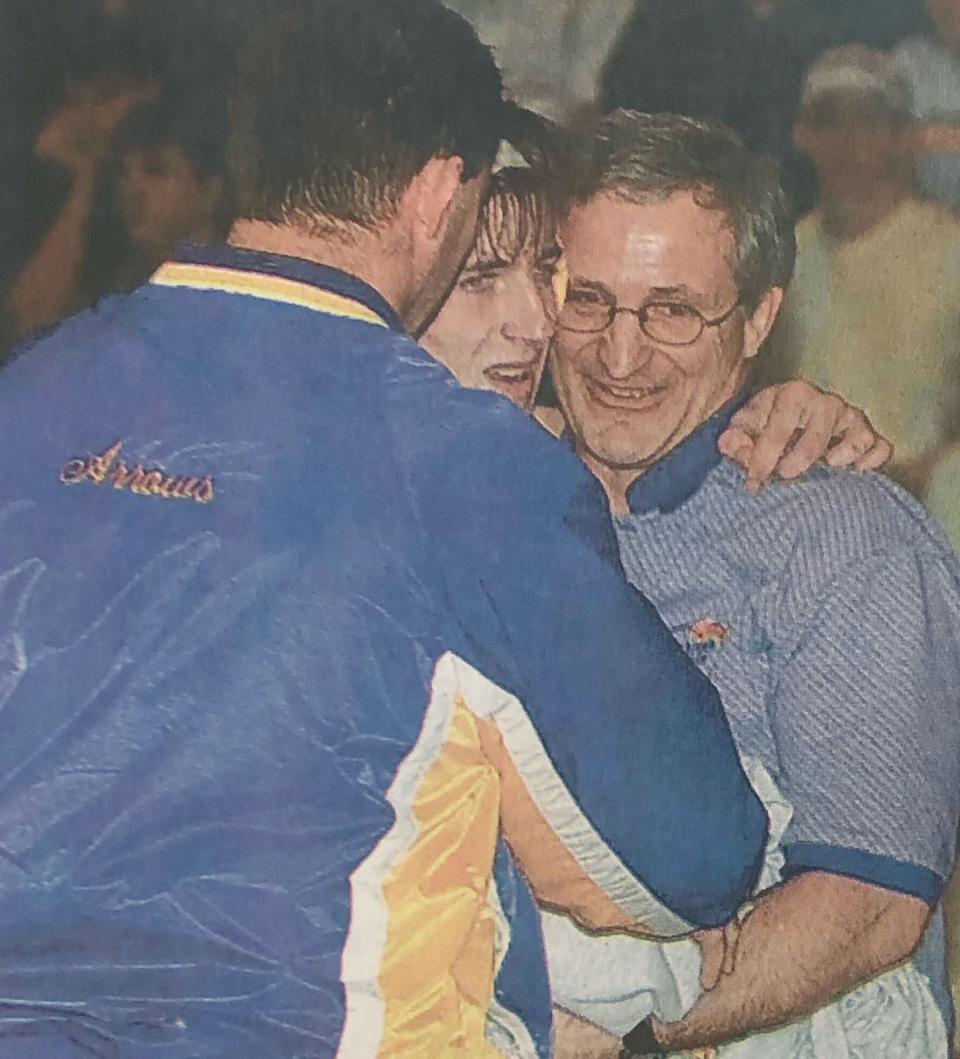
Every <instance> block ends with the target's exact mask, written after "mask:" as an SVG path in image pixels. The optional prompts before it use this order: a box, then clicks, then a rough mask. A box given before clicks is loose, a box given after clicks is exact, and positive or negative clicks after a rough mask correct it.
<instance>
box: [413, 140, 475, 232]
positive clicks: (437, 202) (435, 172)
mask: <svg viewBox="0 0 960 1059" xmlns="http://www.w3.org/2000/svg"><path fill="white" fill-rule="evenodd" d="M462 186H463V159H462V158H459V157H457V156H456V155H454V156H453V157H451V158H443V157H440V156H439V155H435V156H434V157H433V158H431V159H430V161H429V162H427V164H426V165H425V166H424V167H423V169H421V170H420V172H419V173H418V174H417V175H416V177H414V179H413V181H412V183H411V184H410V187H409V188H408V189H407V193H406V195H405V196H404V197H405V198H406V199H407V202H405V203H404V205H405V206H406V208H407V209H408V210H410V211H411V214H412V220H413V222H414V224H415V225H416V227H417V229H418V230H419V235H420V237H421V239H422V240H423V241H424V242H428V243H430V242H433V243H437V242H441V241H442V240H443V236H444V233H445V232H446V228H447V222H448V221H449V219H450V215H451V213H452V212H453V209H454V205H455V203H456V197H457V192H458V191H459V190H460V188H461V187H462Z"/></svg>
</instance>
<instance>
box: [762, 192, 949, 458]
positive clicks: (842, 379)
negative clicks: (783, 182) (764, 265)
mask: <svg viewBox="0 0 960 1059" xmlns="http://www.w3.org/2000/svg"><path fill="white" fill-rule="evenodd" d="M797 240H798V250H799V255H798V260H797V272H796V277H795V279H794V281H793V284H792V285H791V287H790V290H789V292H788V295H787V299H786V304H785V306H784V312H783V318H782V320H781V322H780V325H779V326H778V334H777V336H776V341H777V342H778V343H779V344H780V347H781V348H780V353H781V355H782V357H783V364H784V366H785V367H786V368H787V370H788V371H789V372H790V373H791V374H798V375H801V376H803V377H805V378H807V379H810V380H811V381H812V382H815V383H816V384H817V385H819V386H822V387H825V388H827V389H831V390H836V391H837V392H839V393H841V394H843V396H844V397H845V398H846V399H847V400H849V401H852V402H853V403H854V404H858V405H861V406H862V407H863V408H865V409H866V410H867V412H868V413H869V415H870V417H871V418H872V420H873V422H874V424H875V425H876V426H877V428H878V429H879V430H880V431H881V432H882V433H884V434H885V435H886V436H887V437H888V438H889V439H890V440H891V441H892V442H893V444H894V447H895V450H896V456H895V459H896V460H897V461H906V460H911V459H914V458H915V457H917V456H920V455H921V454H923V453H924V452H925V451H926V450H928V449H929V448H931V447H932V446H934V445H936V444H937V443H938V442H939V440H940V437H941V433H942V430H943V426H944V413H945V401H946V400H947V398H948V397H949V389H950V388H951V387H952V386H953V385H954V384H955V383H954V374H953V373H954V371H955V370H956V369H955V362H956V359H957V357H958V354H960V223H958V222H957V220H956V219H955V218H954V217H953V215H952V214H950V213H948V212H947V211H946V210H944V209H942V208H941V207H939V206H936V205H932V204H930V203H924V202H917V201H910V202H906V203H904V204H903V205H902V206H900V207H899V208H898V209H897V211H896V212H895V213H894V214H893V215H892V216H891V217H890V218H888V219H887V220H886V221H884V222H883V223H881V224H880V225H878V226H877V227H876V228H875V229H873V230H872V231H870V232H868V233H867V234H866V235H864V236H863V237H861V238H859V239H855V240H852V241H849V242H837V241H835V240H832V239H831V238H830V237H829V236H828V235H827V234H826V233H825V232H824V229H823V225H822V222H821V217H820V215H819V213H817V212H814V213H813V214H811V215H810V216H809V217H807V218H805V219H804V220H803V221H802V222H801V223H800V225H799V226H798V228H797Z"/></svg>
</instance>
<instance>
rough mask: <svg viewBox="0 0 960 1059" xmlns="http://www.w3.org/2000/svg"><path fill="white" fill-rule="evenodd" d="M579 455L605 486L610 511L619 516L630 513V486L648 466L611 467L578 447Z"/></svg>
mask: <svg viewBox="0 0 960 1059" xmlns="http://www.w3.org/2000/svg"><path fill="white" fill-rule="evenodd" d="M577 455H578V456H579V457H580V459H581V460H583V462H584V463H585V464H586V465H587V469H588V470H590V471H591V472H592V473H593V476H594V477H595V478H596V479H597V481H598V482H599V483H600V484H601V485H602V486H603V491H604V492H605V493H606V494H607V500H608V501H609V503H610V513H611V514H612V515H618V516H619V515H629V514H630V504H629V502H628V500H627V494H628V493H629V492H630V486H631V485H633V483H634V482H635V481H636V480H637V479H638V478H639V477H640V476H641V475H642V474H643V472H644V471H645V470H646V469H647V467H642V468H639V469H638V468H637V467H611V466H610V465H609V464H606V463H603V462H602V461H601V460H598V459H597V458H596V456H594V455H593V453H591V452H587V451H586V450H584V449H578V451H577ZM647 466H649V464H648V465H647Z"/></svg>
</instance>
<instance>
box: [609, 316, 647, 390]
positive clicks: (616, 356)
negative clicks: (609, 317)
mask: <svg viewBox="0 0 960 1059" xmlns="http://www.w3.org/2000/svg"><path fill="white" fill-rule="evenodd" d="M654 353H655V349H654V347H653V344H652V343H651V342H650V340H649V339H648V338H647V336H646V335H645V334H644V333H643V330H642V328H641V327H640V321H639V320H638V319H637V318H636V316H634V315H633V314H632V313H620V314H618V315H617V317H616V319H615V320H614V321H613V323H612V324H611V326H610V328H609V330H608V331H607V332H606V333H605V334H604V335H602V336H601V339H600V342H599V343H598V346H597V358H598V359H599V361H600V363H601V364H602V365H603V368H604V370H605V371H606V372H607V374H608V375H609V376H610V378H611V379H629V378H630V376H631V375H634V374H636V372H638V371H640V370H641V369H642V368H645V367H646V366H647V364H648V363H649V362H650V360H651V358H652V357H653V355H654Z"/></svg>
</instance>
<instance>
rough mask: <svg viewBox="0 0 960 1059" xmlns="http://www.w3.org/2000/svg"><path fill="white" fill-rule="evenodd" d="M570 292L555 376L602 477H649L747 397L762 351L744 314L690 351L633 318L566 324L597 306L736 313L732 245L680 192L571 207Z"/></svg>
mask: <svg viewBox="0 0 960 1059" xmlns="http://www.w3.org/2000/svg"><path fill="white" fill-rule="evenodd" d="M561 230H562V237H563V243H564V248H565V250H566V254H567V259H568V262H569V266H570V287H569V291H568V295H567V301H566V305H565V307H564V309H563V311H562V312H561V314H560V328H559V329H558V331H557V337H556V340H555V342H554V347H553V354H552V359H551V369H552V372H553V378H554V383H555V385H556V388H557V393H558V395H559V397H560V402H561V405H562V406H563V410H564V413H565V415H566V418H567V422H568V424H569V426H570V428H571V429H572V431H573V433H574V435H575V437H576V440H577V446H578V451H579V452H580V454H581V456H582V457H583V458H584V461H585V462H586V463H587V464H588V466H590V467H591V468H592V469H593V470H594V471H595V472H596V473H597V474H598V477H600V478H601V480H602V481H603V480H605V474H606V473H607V472H610V471H612V472H614V473H622V472H624V471H629V472H634V471H635V472H637V473H639V472H642V471H643V470H644V469H645V468H646V467H647V466H649V464H651V463H652V462H654V461H655V460H657V459H659V458H660V457H662V456H663V455H665V454H666V453H667V452H669V451H670V449H672V448H673V447H674V446H675V445H676V444H678V443H679V442H680V441H681V440H683V439H684V438H685V437H686V436H687V435H689V434H690V433H691V432H692V431H693V430H695V429H696V427H697V426H698V425H699V424H700V423H702V422H703V421H704V420H706V419H707V418H709V417H710V416H711V415H712V414H713V413H714V412H715V411H717V410H718V409H719V408H720V407H721V406H722V405H723V404H725V403H726V402H727V401H728V400H729V399H730V398H732V397H733V396H734V395H735V394H736V393H737V392H738V390H739V389H740V387H741V385H742V383H743V381H744V378H745V375H746V362H747V360H748V358H749V357H750V356H752V355H753V354H754V353H755V352H756V349H755V348H751V347H750V346H749V344H748V343H747V342H746V341H745V337H746V336H745V311H744V310H743V309H742V308H735V309H734V311H733V312H732V314H731V315H730V317H729V318H728V319H727V320H726V322H725V323H723V324H720V325H719V326H716V327H705V328H704V329H703V331H702V333H701V334H700V336H699V338H697V339H696V340H695V341H693V342H692V343H691V344H689V345H684V346H671V345H667V344H664V343H663V342H660V341H657V340H654V339H652V338H651V337H650V336H649V335H647V334H645V333H644V331H643V330H642V329H641V326H640V322H639V320H638V318H637V316H635V315H630V314H628V313H620V314H618V315H617V316H616V318H615V320H614V321H613V322H612V323H611V324H610V326H609V327H606V328H605V329H603V330H601V331H599V332H597V333H591V334H586V333H580V332H576V331H572V330H568V329H567V328H566V327H565V326H564V325H565V324H566V325H573V324H576V323H577V322H578V319H577V318H578V314H579V315H580V316H585V311H584V307H585V306H587V305H588V304H593V303H594V302H595V301H596V300H597V299H598V298H599V299H602V300H604V301H605V302H607V303H608V304H610V305H614V304H615V305H617V306H622V307H625V308H630V309H640V308H643V307H650V306H653V305H657V306H658V308H657V309H656V311H657V313H659V314H660V318H661V319H664V318H669V317H671V316H681V315H682V316H684V317H686V318H689V317H690V313H691V312H693V311H695V312H696V313H699V314H700V315H701V316H702V317H704V318H705V319H707V320H712V319H716V318H717V317H720V316H723V315H724V314H726V313H727V312H728V311H730V310H731V308H733V307H735V306H737V303H738V299H739V292H738V290H737V285H736V282H735V280H734V273H733V264H732V263H733V260H734V239H733V234H732V232H731V231H730V229H729V227H728V226H727V224H726V218H725V215H724V214H723V213H722V212H721V211H718V210H712V209H704V208H703V207H701V206H699V205H698V204H697V203H696V202H695V200H694V197H693V195H692V194H690V193H687V192H683V193H677V194H674V195H671V196H670V197H669V198H667V199H665V200H663V201H654V202H650V203H648V204H644V205H635V204H633V203H630V202H626V201H625V200H623V199H621V198H619V197H616V196H614V195H612V194H601V195H598V196H596V197H595V198H593V199H591V200H590V201H588V202H587V203H585V204H583V205H580V206H576V207H575V208H574V209H573V210H572V212H571V213H570V216H569V217H568V219H567V220H566V222H565V223H564V224H563V225H562V229H561Z"/></svg>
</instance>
